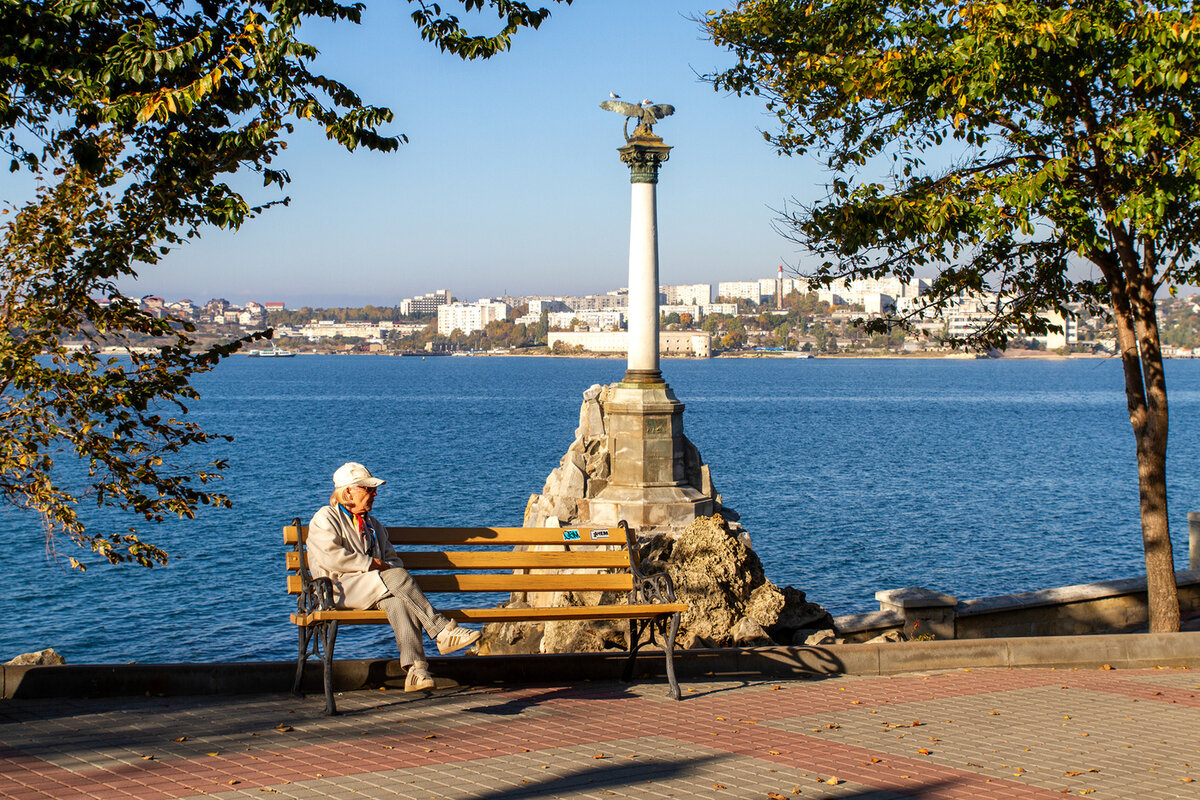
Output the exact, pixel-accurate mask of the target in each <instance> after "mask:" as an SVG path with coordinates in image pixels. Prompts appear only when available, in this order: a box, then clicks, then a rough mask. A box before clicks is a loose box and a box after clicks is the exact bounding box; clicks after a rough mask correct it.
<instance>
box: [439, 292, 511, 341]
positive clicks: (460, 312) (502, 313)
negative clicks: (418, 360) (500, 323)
mask: <svg viewBox="0 0 1200 800" xmlns="http://www.w3.org/2000/svg"><path fill="white" fill-rule="evenodd" d="M508 312H509V308H508V304H507V303H504V302H501V301H499V300H480V301H478V302H476V303H447V304H445V305H440V306H438V307H437V332H438V335H439V336H449V335H450V334H452V333H454V331H456V330H457V331H462V332H463V333H474V332H475V331H481V330H483V329H484V328H486V327H487V326H488V323H489V322H494V321H496V320H498V319H508Z"/></svg>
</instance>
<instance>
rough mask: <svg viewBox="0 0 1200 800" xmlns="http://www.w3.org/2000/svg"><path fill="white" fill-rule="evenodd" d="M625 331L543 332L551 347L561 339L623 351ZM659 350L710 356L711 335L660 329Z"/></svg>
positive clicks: (594, 348) (599, 349)
mask: <svg viewBox="0 0 1200 800" xmlns="http://www.w3.org/2000/svg"><path fill="white" fill-rule="evenodd" d="M628 340H629V332H628V331H555V332H551V333H549V334H548V335H547V344H549V346H550V347H551V349H553V347H554V345H555V344H556V343H559V342H561V343H562V344H563V345H565V346H567V347H582V348H583V349H584V350H586V351H588V352H590V353H624V352H627V351H628V349H629V345H628ZM658 350H659V353H660V354H662V355H666V356H692V357H695V358H709V357H711V356H712V337H711V336H710V335H709V334H708V333H705V332H703V331H661V332H660V333H659V335H658Z"/></svg>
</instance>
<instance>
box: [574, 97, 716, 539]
mask: <svg viewBox="0 0 1200 800" xmlns="http://www.w3.org/2000/svg"><path fill="white" fill-rule="evenodd" d="M601 107H602V108H604V109H606V110H608V111H615V112H617V113H620V114H624V115H625V116H626V117H627V118H629V119H637V120H638V121H639V122H638V125H637V127H635V128H634V131H633V135H632V136H630V135H629V134H628V132H627V133H626V136H625V146H624V147H620V148H618V150H617V152H618V153H619V154H620V156H621V161H622V162H623V163H625V164H626V165H628V167H629V180H630V183H631V208H630V215H629V311H628V320H629V324H628V331H627V334H626V335H627V337H628V338H627V342H628V352H629V358H628V362H627V364H626V370H625V378H624V380H622V381H621V382H620V383H618V384H615V385H614V386H612V387H610V389H609V391H608V393H607V401H606V402H605V404H604V412H603V413H604V435H605V437H606V439H607V440H608V441H607V443H608V452H609V455H610V459H611V472H610V474H609V476H608V478H607V482H606V485H605V486H604V488H603V489H601V490H600V491H599V492H598V493H597V494H596V495H595V496H594V497H592V498H589V499H588V500H587V501H586V506H587V513H588V516H589V518H590V520H591V522H592V524H615V523H616V522H617V521H618V520H625V521H626V522H628V523H629V524H630V525H631V526H633V527H635V528H654V527H660V526H670V527H680V528H681V527H683V526H684V525H687V524H688V523H689V522H691V521H692V520H693V519H695V518H696V517H697V516H701V515H707V514H711V513H712V512H713V498H712V497H711V496H710V494H708V493H706V492H703V491H701V490H700V487H697V486H695V485H692V483H689V480H688V474H687V464H686V458H685V453H684V436H683V403H681V402H679V401H678V400H677V399H675V394H674V393H673V392H672V391H671V387H670V386H668V385H667V383H666V382H665V381H664V380H663V378H662V372H661V370H660V369H659V363H658V218H657V208H656V201H657V197H656V186H657V184H658V169H659V165H661V164H662V163H663V162H664V161H666V160H667V157H668V155H669V154H670V152H671V148H670V147H668V146H667V145H665V144H663V140H662V138H661V137H659V136H657V135H656V134H655V133H654V130H653V126H654V123H655V122H657V121H658V120H659V119H661V118H662V117H665V116H668V115H670V114H672V113H674V111H675V109H674V108H672V107H671V106H668V105H650V104H649V102H648V101H645V102H643V103H642V105H641V106H638V105H635V104H633V103H622V102H606V103H601ZM626 130H627V131H628V122H627V123H626ZM692 449H693V450H694V449H695V448H692ZM698 458H699V454H698V453H697V454H696V459H697V460H698ZM581 505H582V504H581Z"/></svg>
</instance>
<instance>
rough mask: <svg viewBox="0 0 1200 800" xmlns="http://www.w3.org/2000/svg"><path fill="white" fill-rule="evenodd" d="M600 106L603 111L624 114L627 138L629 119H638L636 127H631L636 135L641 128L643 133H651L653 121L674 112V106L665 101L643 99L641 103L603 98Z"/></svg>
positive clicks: (627, 135)
mask: <svg viewBox="0 0 1200 800" xmlns="http://www.w3.org/2000/svg"><path fill="white" fill-rule="evenodd" d="M610 94H611V92H610ZM600 107H601V108H603V109H604V110H605V111H612V112H613V113H614V114H623V115H624V116H625V138H626V139H628V138H629V120H631V119H636V120H637V121H638V124H637V127H635V128H634V129H633V133H634V135H635V136H636V135H637V133H638V131H641V130H643V129H644V132H645V133H653V132H654V123H656V122H658V121H659V120H660V119H662V118H663V117H669V116H671V115H672V114H674V113H675V106H669V105H667V104H666V103H658V104H652V103H651V102H650V101H649V100H643V101H642V104H641V105H638V104H637V103H626V102H625V101H623V100H605V101H604V102H603V103H601V104H600Z"/></svg>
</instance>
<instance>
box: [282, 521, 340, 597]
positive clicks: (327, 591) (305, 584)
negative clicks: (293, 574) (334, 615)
mask: <svg viewBox="0 0 1200 800" xmlns="http://www.w3.org/2000/svg"><path fill="white" fill-rule="evenodd" d="M292 525H294V526H295V528H296V530H300V518H299V517H296V518H295V519H293V520H292ZM296 553H297V555H299V556H300V559H299V562H300V569H299V574H300V594H299V595H297V596H296V608H297V609H298V610H299V612H300V613H301V614H308V613H310V612H313V611H329V610H331V609H332V608H333V607H334V603H333V581H331V580H329V578H314V577H313V576H312V573H311V572H309V571H308V565H307V563H306V561H305V558H304V537H303V536H298V537H297V538H296Z"/></svg>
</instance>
